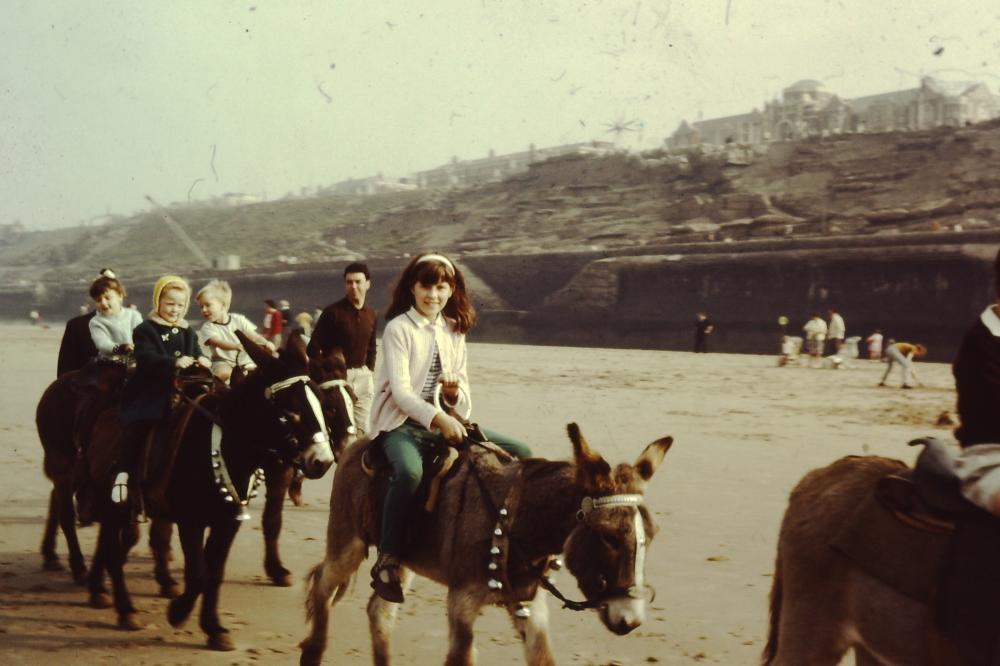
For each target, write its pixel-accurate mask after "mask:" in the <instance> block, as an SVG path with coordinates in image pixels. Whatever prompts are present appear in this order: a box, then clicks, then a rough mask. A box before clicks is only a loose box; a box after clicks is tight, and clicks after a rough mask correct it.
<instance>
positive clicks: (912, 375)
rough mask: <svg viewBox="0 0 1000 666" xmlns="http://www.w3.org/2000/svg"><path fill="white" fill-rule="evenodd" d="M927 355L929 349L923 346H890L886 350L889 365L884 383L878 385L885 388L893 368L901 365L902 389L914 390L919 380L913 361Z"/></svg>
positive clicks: (910, 344)
mask: <svg viewBox="0 0 1000 666" xmlns="http://www.w3.org/2000/svg"><path fill="white" fill-rule="evenodd" d="M926 355H927V347H924V346H923V345H921V344H914V343H910V342H896V343H893V344H891V345H889V346H888V347H886V349H885V356H886V358H887V359H888V362H889V364H888V366H886V369H885V374H884V375H882V381H880V382H879V383H878V385H879V386H885V385H886V384H885V380H887V379H888V378H889V373H891V372H892V369H893V367H895V366H896V365H899V369H900V372H901V373H902V374H903V385H902V388H905V389H911V388H913V383H914V382H916V381H919V380H918V379H917V370H916V368H914V367H913V359H915V358H923V357H924V356H926Z"/></svg>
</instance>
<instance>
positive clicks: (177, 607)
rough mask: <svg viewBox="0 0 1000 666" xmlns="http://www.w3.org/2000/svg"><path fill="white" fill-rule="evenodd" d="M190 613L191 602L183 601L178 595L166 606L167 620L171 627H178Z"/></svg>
mask: <svg viewBox="0 0 1000 666" xmlns="http://www.w3.org/2000/svg"><path fill="white" fill-rule="evenodd" d="M189 615H191V604H187V603H184V599H183V597H178V598H177V599H174V600H173V601H171V602H170V604H169V605H168V606H167V622H169V623H170V626H171V627H175V628H176V627H179V626H181V625H182V624H184V623H185V622H186V621H187V619H188V616H189Z"/></svg>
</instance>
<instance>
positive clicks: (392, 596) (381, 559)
mask: <svg viewBox="0 0 1000 666" xmlns="http://www.w3.org/2000/svg"><path fill="white" fill-rule="evenodd" d="M399 566H400V565H399V558H397V557H396V556H395V555H390V554H388V553H384V554H382V555H379V556H378V560H376V561H375V566H374V567H372V589H374V590H375V594H377V595H378V596H380V597H382V598H383V599H385V600H386V601H391V602H392V603H394V604H401V603H403V585H402V583H401V582H400V577H399Z"/></svg>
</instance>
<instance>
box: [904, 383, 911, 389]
mask: <svg viewBox="0 0 1000 666" xmlns="http://www.w3.org/2000/svg"><path fill="white" fill-rule="evenodd" d="M902 388H905V389H911V388H913V387H912V386H910V385H909V384H903V386H902Z"/></svg>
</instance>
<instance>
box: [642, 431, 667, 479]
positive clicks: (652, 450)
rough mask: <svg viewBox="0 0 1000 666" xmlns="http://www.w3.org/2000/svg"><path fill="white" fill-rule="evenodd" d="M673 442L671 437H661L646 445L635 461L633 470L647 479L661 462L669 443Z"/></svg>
mask: <svg viewBox="0 0 1000 666" xmlns="http://www.w3.org/2000/svg"><path fill="white" fill-rule="evenodd" d="M673 443H674V438H673V437H661V438H660V439H658V440H656V441H655V442H653V443H652V444H650V445H649V446H647V447H646V450H645V451H643V452H642V455H641V456H639V459H638V460H636V461H635V471H637V472H638V473H639V476H640V477H641V478H642V480H643V481H649V478H650V477H651V476H653V473H654V472H655V471H656V468H657V467H659V466H660V463H661V462H663V456H665V455H667V451H668V450H669V449H670V445H671V444H673Z"/></svg>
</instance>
